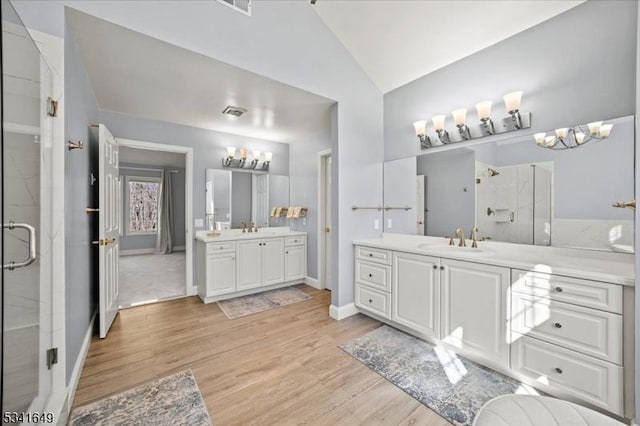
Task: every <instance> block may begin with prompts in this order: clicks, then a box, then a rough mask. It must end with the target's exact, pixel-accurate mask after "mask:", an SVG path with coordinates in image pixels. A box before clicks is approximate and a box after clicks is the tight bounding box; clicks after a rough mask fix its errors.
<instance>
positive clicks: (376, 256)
mask: <svg viewBox="0 0 640 426" xmlns="http://www.w3.org/2000/svg"><path fill="white" fill-rule="evenodd" d="M356 259H362V260H368V261H369V262H376V263H383V264H385V265H391V252H390V251H389V250H383V249H377V248H370V247H362V246H356Z"/></svg>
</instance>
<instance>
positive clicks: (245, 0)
mask: <svg viewBox="0 0 640 426" xmlns="http://www.w3.org/2000/svg"><path fill="white" fill-rule="evenodd" d="M218 3H222V4H224V5H227V6H229V7H231V8H233V9H235V10H237V11H238V12H242V13H244V14H245V15H248V16H251V0H218Z"/></svg>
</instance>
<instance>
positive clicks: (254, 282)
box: [236, 240, 262, 291]
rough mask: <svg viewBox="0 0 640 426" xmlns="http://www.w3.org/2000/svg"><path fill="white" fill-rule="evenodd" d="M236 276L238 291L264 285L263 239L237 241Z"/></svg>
mask: <svg viewBox="0 0 640 426" xmlns="http://www.w3.org/2000/svg"><path fill="white" fill-rule="evenodd" d="M236 278H237V286H236V287H237V288H236V290H237V291H242V290H248V289H250V288H255V287H260V286H261V285H262V240H248V241H238V242H237V244H236Z"/></svg>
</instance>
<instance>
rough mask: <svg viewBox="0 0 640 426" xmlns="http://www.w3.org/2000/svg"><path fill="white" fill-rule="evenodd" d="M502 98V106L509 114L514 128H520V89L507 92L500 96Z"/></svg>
mask: <svg viewBox="0 0 640 426" xmlns="http://www.w3.org/2000/svg"><path fill="white" fill-rule="evenodd" d="M502 99H504V107H505V109H506V110H507V112H508V113H509V115H511V119H512V120H513V125H514V126H515V127H516V129H521V128H522V117H521V116H520V102H521V101H522V91H521V90H520V91H517V92H511V93H507V94H506V95H504V96H503V97H502Z"/></svg>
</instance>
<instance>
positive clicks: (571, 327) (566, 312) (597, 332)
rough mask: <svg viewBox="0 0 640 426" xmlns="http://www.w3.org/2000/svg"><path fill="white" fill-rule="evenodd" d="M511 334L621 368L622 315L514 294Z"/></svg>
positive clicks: (512, 297) (543, 298) (512, 299)
mask: <svg viewBox="0 0 640 426" xmlns="http://www.w3.org/2000/svg"><path fill="white" fill-rule="evenodd" d="M511 303H512V322H511V330H512V331H515V332H518V333H520V334H526V335H528V336H531V337H536V338H538V339H540V340H544V341H546V342H550V343H555V344H557V345H560V346H563V347H565V348H568V349H573V350H576V351H579V352H582V353H584V354H587V355H591V356H594V357H597V358H600V359H603V360H605V361H609V362H614V363H616V364H622V315H618V314H612V313H609V312H603V311H599V310H596V309H590V308H584V307H582V306H576V305H571V304H568V303H563V302H556V301H554V300H551V299H548V298H545V297H538V296H531V295H528V294H522V293H518V292H513V293H512V294H511Z"/></svg>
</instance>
